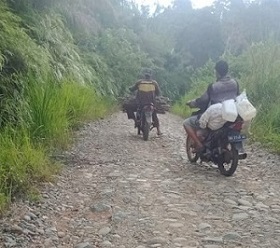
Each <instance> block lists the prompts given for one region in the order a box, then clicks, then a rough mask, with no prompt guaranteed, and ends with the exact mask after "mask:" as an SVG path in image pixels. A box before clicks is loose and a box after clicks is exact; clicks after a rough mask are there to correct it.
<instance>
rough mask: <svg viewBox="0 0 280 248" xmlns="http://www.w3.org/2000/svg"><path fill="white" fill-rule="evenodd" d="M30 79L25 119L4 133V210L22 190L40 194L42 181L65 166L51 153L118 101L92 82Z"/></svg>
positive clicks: (0, 148) (0, 197)
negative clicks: (81, 127) (75, 131)
mask: <svg viewBox="0 0 280 248" xmlns="http://www.w3.org/2000/svg"><path fill="white" fill-rule="evenodd" d="M30 78H31V77H30ZM30 78H29V81H28V84H27V86H26V87H25V89H24V91H25V93H24V94H25V97H24V99H25V102H24V103H23V104H21V105H20V107H19V109H18V114H19V120H20V123H18V124H17V125H16V124H13V125H12V124H10V125H8V124H7V125H6V126H5V127H2V130H1V132H0V210H1V209H2V210H3V209H4V207H5V206H6V205H7V203H9V202H10V201H11V200H12V199H13V198H14V197H16V196H19V195H21V194H22V193H26V192H29V194H28V196H29V197H28V198H29V199H38V195H37V194H36V193H34V192H37V191H36V187H37V186H38V184H40V183H41V182H45V181H49V180H51V179H52V177H53V175H54V174H56V173H57V172H59V168H60V166H59V165H58V164H56V163H55V162H54V161H52V160H51V159H50V157H49V155H48V154H49V153H50V152H51V151H52V150H53V149H54V148H65V147H66V146H67V144H68V143H69V141H70V139H71V133H72V129H73V128H74V127H77V126H78V125H80V124H81V123H83V122H85V121H87V120H93V119H96V118H101V117H103V116H105V115H106V114H107V113H108V109H109V107H110V106H111V104H112V102H111V101H110V100H109V99H105V98H103V97H101V96H99V95H98V94H97V93H96V92H95V90H94V88H93V87H92V86H88V85H81V84H77V83H75V82H72V81H68V80H65V81H63V82H62V83H59V84H58V83H56V82H55V81H52V80H49V81H46V82H40V83H38V82H37V81H36V80H34V79H32V80H30Z"/></svg>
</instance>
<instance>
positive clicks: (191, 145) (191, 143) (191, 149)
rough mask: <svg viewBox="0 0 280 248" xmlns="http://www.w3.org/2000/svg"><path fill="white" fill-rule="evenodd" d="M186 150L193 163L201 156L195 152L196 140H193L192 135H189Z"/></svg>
mask: <svg viewBox="0 0 280 248" xmlns="http://www.w3.org/2000/svg"><path fill="white" fill-rule="evenodd" d="M186 152H187V156H188V159H189V161H190V162H191V163H196V162H197V160H198V158H199V156H198V154H197V153H196V152H195V148H194V141H193V140H192V138H191V137H190V136H187V140H186Z"/></svg>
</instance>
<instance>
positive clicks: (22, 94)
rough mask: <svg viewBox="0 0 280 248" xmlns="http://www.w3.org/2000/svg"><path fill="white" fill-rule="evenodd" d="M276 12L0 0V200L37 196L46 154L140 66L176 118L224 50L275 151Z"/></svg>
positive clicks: (260, 135) (228, 5)
mask: <svg viewBox="0 0 280 248" xmlns="http://www.w3.org/2000/svg"><path fill="white" fill-rule="evenodd" d="M279 11H280V1H279V0H269V1H268V0H255V1H247V0H244V1H243V0H219V1H215V2H214V4H213V5H212V6H211V7H206V8H203V9H193V8H192V5H191V2H190V1H189V0H175V1H173V4H172V6H170V7H169V8H163V7H162V6H160V5H158V6H157V8H156V11H155V13H150V10H149V7H147V6H141V7H140V8H139V6H136V5H135V3H134V2H132V1H128V0H122V1H116V0H91V1H89V0H60V1H55V0H40V1H38V0H17V1H14V0H3V1H0V17H1V18H0V139H1V143H0V149H1V151H0V209H2V208H3V206H4V205H6V203H8V202H9V201H10V200H11V199H13V197H15V196H17V195H18V194H19V193H22V192H29V196H30V199H37V193H36V192H38V190H37V189H36V185H37V184H38V182H42V181H44V180H51V179H52V175H53V174H54V173H56V172H57V170H58V168H59V165H56V164H55V162H54V161H51V159H50V157H51V156H49V155H50V154H51V153H52V152H53V151H54V150H56V149H61V148H65V147H67V144H69V142H70V141H71V133H72V130H73V128H75V127H77V126H79V125H81V124H82V123H84V122H86V121H89V120H94V119H96V118H100V117H103V116H104V115H106V114H107V113H108V110H109V109H110V108H111V106H113V105H114V104H113V103H114V101H115V99H117V97H119V96H122V95H124V94H125V93H126V92H127V88H128V86H130V85H132V84H133V83H134V82H135V81H136V80H137V79H138V78H139V77H141V76H142V75H141V73H142V72H141V71H142V68H145V67H149V68H152V69H153V71H154V75H153V77H154V78H155V79H156V80H157V81H158V82H159V84H160V86H161V90H162V92H163V94H164V95H167V96H169V97H170V98H171V99H172V100H175V101H176V104H174V106H173V112H175V113H176V114H179V115H181V116H183V117H186V116H187V115H189V114H190V110H189V109H188V108H187V107H186V106H185V103H186V102H187V101H188V100H190V99H193V98H195V97H197V96H199V95H200V94H201V93H202V92H203V91H204V90H205V89H206V87H207V85H208V84H209V83H211V82H213V81H214V80H215V77H214V76H215V75H214V72H213V67H214V63H215V61H216V60H218V59H219V58H221V57H224V58H226V59H227V60H228V61H229V63H230V66H231V71H232V74H233V76H234V77H236V78H237V79H238V80H239V82H240V84H241V86H242V88H246V90H247V94H248V96H249V98H250V99H251V100H252V102H253V103H254V104H255V106H256V107H257V108H258V115H257V118H256V119H255V120H254V123H253V127H252V130H253V134H254V137H255V138H256V139H259V140H261V141H262V142H263V143H265V144H269V145H270V147H272V148H273V149H274V150H276V151H278V152H279V151H280V111H279V110H278V109H279V108H278V106H279V104H280V102H279V99H280V97H279V96H278V95H279V93H278V92H279V89H278V88H279V86H278V85H279V84H278V82H279V80H280V74H279V73H280V72H279V69H278V68H279V57H280V51H279V50H280V45H279V44H280V28H279V27H280V26H279V22H280V15H279Z"/></svg>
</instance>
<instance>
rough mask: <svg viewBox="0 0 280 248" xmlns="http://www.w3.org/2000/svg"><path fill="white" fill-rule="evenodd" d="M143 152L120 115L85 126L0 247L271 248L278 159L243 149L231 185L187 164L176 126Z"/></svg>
mask: <svg viewBox="0 0 280 248" xmlns="http://www.w3.org/2000/svg"><path fill="white" fill-rule="evenodd" d="M159 118H160V121H161V123H162V131H163V133H164V134H163V136H161V137H157V136H156V131H155V130H153V131H152V133H151V136H150V140H149V141H147V142H145V141H143V140H142V138H141V137H140V136H137V134H136V129H134V128H133V124H132V122H131V121H129V120H127V118H126V115H125V114H124V113H116V114H114V115H112V116H110V117H108V118H106V119H104V120H100V121H97V122H93V123H90V124H87V125H85V126H84V127H83V128H82V129H80V130H79V131H78V132H77V134H76V138H75V140H76V141H75V144H74V146H73V147H72V148H71V149H70V150H69V151H67V152H65V153H63V154H60V155H59V158H60V159H61V160H62V161H63V163H64V164H65V166H64V169H63V171H62V172H61V174H60V175H58V176H57V180H56V181H55V182H54V183H47V184H46V185H45V186H44V188H43V190H42V200H41V201H40V202H39V203H31V202H28V201H18V202H16V203H14V204H13V206H12V207H11V210H10V211H9V212H8V213H7V215H6V216H5V217H4V218H2V219H1V220H0V247H23V248H35V247H36V248H39V247H46V248H55V247H58V248H62V247H66V248H68V247H69V248H100V247H102V248H103V247H116V248H150V247H159V248H167V247H168V248H176V247H184V248H187V247H189V248H190V247H198V248H200V247H201V248H220V247H267V248H271V247H280V217H279V214H280V190H279V184H280V183H279V178H280V175H279V172H280V161H279V157H278V156H276V155H273V154H270V153H268V152H267V151H265V150H263V149H261V147H260V146H259V145H258V144H254V145H252V146H249V145H247V152H248V158H247V159H246V160H244V161H241V162H240V165H239V167H238V168H237V171H236V173H235V174H234V176H233V177H230V178H226V177H224V176H222V175H221V174H220V173H219V171H218V170H217V169H216V168H214V167H212V166H211V165H208V164H195V165H194V164H190V163H189V162H188V161H187V157H186V154H185V150H184V143H185V134H184V131H183V128H182V119H181V118H179V117H176V116H173V115H170V114H166V115H160V116H159Z"/></svg>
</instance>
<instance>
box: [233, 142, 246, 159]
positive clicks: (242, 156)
mask: <svg viewBox="0 0 280 248" xmlns="http://www.w3.org/2000/svg"><path fill="white" fill-rule="evenodd" d="M234 147H235V149H236V150H237V151H238V158H239V159H245V158H247V153H245V152H244V147H243V142H235V143H234Z"/></svg>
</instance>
